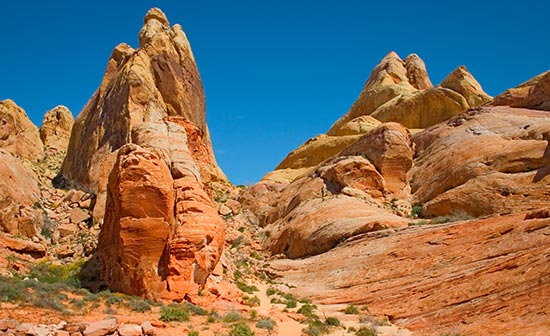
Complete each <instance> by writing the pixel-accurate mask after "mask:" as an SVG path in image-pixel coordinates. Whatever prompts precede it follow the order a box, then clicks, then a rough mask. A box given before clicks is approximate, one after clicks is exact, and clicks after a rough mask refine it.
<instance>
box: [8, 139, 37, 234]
mask: <svg viewBox="0 0 550 336" xmlns="http://www.w3.org/2000/svg"><path fill="white" fill-rule="evenodd" d="M39 200H40V189H39V187H38V177H37V176H36V174H35V173H34V172H33V171H32V170H30V169H29V168H27V167H26V166H24V165H23V164H22V162H21V161H20V160H19V159H17V158H16V157H14V156H13V155H12V154H11V153H7V152H4V151H2V150H0V229H1V230H2V231H3V232H7V233H11V234H13V235H20V236H23V237H29V238H31V237H34V236H36V235H37V234H38V233H39V232H40V228H41V227H42V223H43V220H42V211H41V210H40V209H38V208H36V207H35V204H36V203H37V202H38V201H39Z"/></svg>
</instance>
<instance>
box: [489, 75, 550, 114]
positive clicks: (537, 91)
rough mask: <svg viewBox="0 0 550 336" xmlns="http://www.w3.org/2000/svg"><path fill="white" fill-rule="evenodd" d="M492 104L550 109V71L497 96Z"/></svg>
mask: <svg viewBox="0 0 550 336" xmlns="http://www.w3.org/2000/svg"><path fill="white" fill-rule="evenodd" d="M491 105H497V106H499V105H500V106H503V105H505V106H511V107H525V108H529V109H535V110H545V111H550V71H547V72H544V73H542V74H540V75H538V76H536V77H534V78H532V79H530V80H528V81H527V82H525V83H523V84H521V85H520V86H518V87H515V88H513V89H509V90H506V91H505V92H504V93H502V94H500V95H498V96H496V97H495V99H494V101H493V102H491Z"/></svg>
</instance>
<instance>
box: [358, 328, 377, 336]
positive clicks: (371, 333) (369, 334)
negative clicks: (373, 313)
mask: <svg viewBox="0 0 550 336" xmlns="http://www.w3.org/2000/svg"><path fill="white" fill-rule="evenodd" d="M376 335H378V332H377V331H376V329H375V328H373V327H361V328H359V330H357V331H356V332H355V336H376Z"/></svg>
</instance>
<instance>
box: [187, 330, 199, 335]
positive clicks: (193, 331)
mask: <svg viewBox="0 0 550 336" xmlns="http://www.w3.org/2000/svg"><path fill="white" fill-rule="evenodd" d="M187 336H199V332H198V331H196V330H191V331H190V332H188V333H187Z"/></svg>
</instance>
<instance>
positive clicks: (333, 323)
mask: <svg viewBox="0 0 550 336" xmlns="http://www.w3.org/2000/svg"><path fill="white" fill-rule="evenodd" d="M325 323H326V325H329V326H333V327H338V326H340V320H339V319H337V318H336V317H330V316H329V317H327V318H326V319H325Z"/></svg>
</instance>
